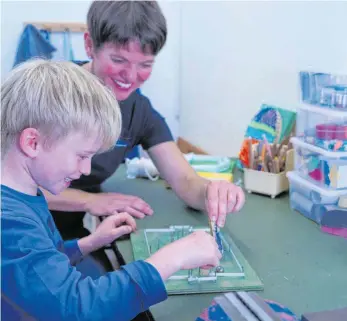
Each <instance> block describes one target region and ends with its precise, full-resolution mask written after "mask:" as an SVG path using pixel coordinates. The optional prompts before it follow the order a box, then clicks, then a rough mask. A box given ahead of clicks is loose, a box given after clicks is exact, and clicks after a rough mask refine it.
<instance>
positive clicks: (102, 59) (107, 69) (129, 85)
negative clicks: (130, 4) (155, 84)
mask: <svg viewBox="0 0 347 321" xmlns="http://www.w3.org/2000/svg"><path fill="white" fill-rule="evenodd" d="M84 40H85V47H86V51H87V54H88V55H89V57H90V58H91V59H92V65H91V71H92V72H93V74H95V75H96V76H97V77H99V79H101V80H102V81H103V82H104V83H105V85H106V86H108V87H109V88H110V89H111V90H112V91H113V92H114V94H115V95H116V98H117V100H119V101H122V100H125V99H127V98H128V97H129V95H130V94H131V93H132V92H133V91H134V90H136V89H138V88H139V87H140V86H141V85H142V84H143V83H144V82H145V81H146V80H147V79H148V78H149V76H150V75H151V72H152V69H153V64H154V58H155V57H154V55H151V54H145V53H144V52H143V50H142V48H141V46H140V44H139V43H138V42H136V41H131V42H129V43H128V44H127V45H126V46H123V47H120V46H117V45H116V44H113V43H107V44H104V45H103V46H102V47H101V48H99V49H98V50H95V49H94V47H93V44H92V41H91V39H90V36H89V34H88V33H86V34H85V38H84Z"/></svg>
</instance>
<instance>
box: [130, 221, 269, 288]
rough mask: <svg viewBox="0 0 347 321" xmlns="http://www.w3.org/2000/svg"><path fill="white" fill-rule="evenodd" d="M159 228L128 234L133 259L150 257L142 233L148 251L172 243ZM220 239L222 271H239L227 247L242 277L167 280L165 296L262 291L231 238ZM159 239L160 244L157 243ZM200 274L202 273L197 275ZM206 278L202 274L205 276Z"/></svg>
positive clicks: (225, 236)
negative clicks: (166, 293) (194, 281)
mask: <svg viewBox="0 0 347 321" xmlns="http://www.w3.org/2000/svg"><path fill="white" fill-rule="evenodd" d="M195 229H206V230H208V229H207V228H205V227H194V230H195ZM156 230H158V229H147V230H139V231H137V232H136V233H133V234H131V243H132V248H133V253H134V258H135V260H145V259H147V258H148V257H149V256H150V253H149V251H148V246H147V242H146V237H145V231H151V232H147V239H148V243H149V244H150V251H151V252H152V253H153V252H155V251H157V249H158V245H159V247H163V246H164V245H166V244H168V243H170V242H172V234H171V233H170V232H166V233H163V232H156ZM188 233H189V232H188V230H185V232H184V233H183V234H182V233H181V234H180V232H178V233H176V232H175V233H174V239H175V240H176V239H178V238H180V237H182V236H185V235H187V234H188ZM221 235H222V238H223V245H224V248H225V249H226V250H225V251H224V254H223V258H222V260H221V266H223V268H224V272H228V273H230V272H231V273H234V272H242V271H241V270H240V268H239V266H238V265H237V263H236V260H235V259H234V258H233V256H232V254H231V253H230V252H228V251H227V249H228V246H227V245H226V244H229V245H230V248H231V249H232V252H233V254H234V255H235V256H236V258H237V261H238V262H239V264H240V265H241V266H242V267H243V273H244V276H238V277H235V276H217V280H214V281H200V282H196V283H189V282H188V281H187V280H170V279H169V280H167V281H166V282H165V287H166V290H167V292H168V294H187V293H208V292H209V293H211V292H228V291H261V290H263V288H264V286H263V283H262V282H261V280H260V279H259V277H258V276H257V274H256V273H255V271H254V270H253V269H252V267H251V266H250V264H249V263H248V262H247V260H246V259H245V257H244V256H243V255H242V253H241V251H240V250H239V249H238V248H237V246H236V245H235V244H234V242H233V241H232V239H231V237H230V236H229V235H227V234H224V233H222V232H221ZM158 240H159V244H158ZM200 273H208V271H207V270H200ZM187 275H188V271H185V270H182V271H179V272H177V273H176V274H175V276H187ZM192 275H193V276H198V275H199V269H195V270H192ZM200 275H202V274H200ZM204 275H205V274H204Z"/></svg>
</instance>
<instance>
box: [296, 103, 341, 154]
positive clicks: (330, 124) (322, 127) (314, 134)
mask: <svg viewBox="0 0 347 321" xmlns="http://www.w3.org/2000/svg"><path fill="white" fill-rule="evenodd" d="M296 136H297V137H299V138H300V139H302V140H303V141H305V142H307V143H309V144H312V145H316V146H317V147H320V148H323V149H325V150H328V151H334V152H347V110H336V109H335V110H332V109H327V108H320V107H317V106H312V105H308V104H303V105H302V106H300V107H299V108H298V110H297V117H296Z"/></svg>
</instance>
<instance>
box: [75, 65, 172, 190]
mask: <svg viewBox="0 0 347 321" xmlns="http://www.w3.org/2000/svg"><path fill="white" fill-rule="evenodd" d="M76 63H77V64H78V65H83V64H84V63H86V62H80V61H79V62H76ZM118 103H119V107H120V110H121V113H122V131H121V137H120V138H119V140H118V142H117V143H116V142H115V148H114V149H112V150H110V151H108V152H105V153H102V154H99V155H96V156H94V157H93V158H92V168H91V174H90V175H88V176H82V177H81V178H80V179H79V180H77V181H73V182H72V185H71V187H72V188H78V189H83V190H86V191H93V187H94V186H99V185H100V184H101V183H103V182H104V181H105V180H106V179H107V178H109V177H110V176H111V175H112V174H113V173H114V172H115V171H116V169H117V168H118V166H119V165H120V164H121V163H122V162H123V161H124V158H125V155H126V153H127V152H128V151H130V150H131V149H132V148H133V147H134V146H136V145H142V147H143V148H144V149H146V150H147V149H149V148H151V147H153V146H155V145H158V144H160V143H163V142H168V141H173V137H172V134H171V131H170V129H169V127H168V125H167V123H166V121H165V119H164V118H163V116H162V115H160V114H159V113H158V112H157V111H156V110H155V109H154V108H153V107H152V105H151V103H150V101H149V99H148V98H147V97H145V96H144V95H143V94H142V93H141V92H140V90H136V91H134V92H133V93H132V94H131V95H130V96H129V97H128V98H127V99H126V100H124V101H120V102H118Z"/></svg>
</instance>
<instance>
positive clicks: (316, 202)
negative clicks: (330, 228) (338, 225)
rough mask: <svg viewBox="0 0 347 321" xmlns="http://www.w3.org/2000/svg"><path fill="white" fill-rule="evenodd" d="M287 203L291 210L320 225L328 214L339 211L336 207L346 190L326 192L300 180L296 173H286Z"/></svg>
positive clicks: (346, 192) (346, 193) (304, 180)
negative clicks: (287, 181)
mask: <svg viewBox="0 0 347 321" xmlns="http://www.w3.org/2000/svg"><path fill="white" fill-rule="evenodd" d="M287 177H288V180H289V201H290V206H291V208H292V209H293V210H296V211H298V212H299V213H301V214H302V215H304V216H305V217H307V218H309V219H311V220H313V221H315V222H316V223H318V224H321V223H322V220H323V219H324V216H325V215H328V214H329V212H333V211H338V210H341V208H339V207H338V204H339V199H340V197H343V196H346V195H347V191H346V190H327V189H324V188H321V187H319V186H317V185H315V184H313V183H311V182H310V181H308V180H306V179H304V178H302V177H301V176H300V175H299V174H298V173H297V172H288V173H287Z"/></svg>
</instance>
